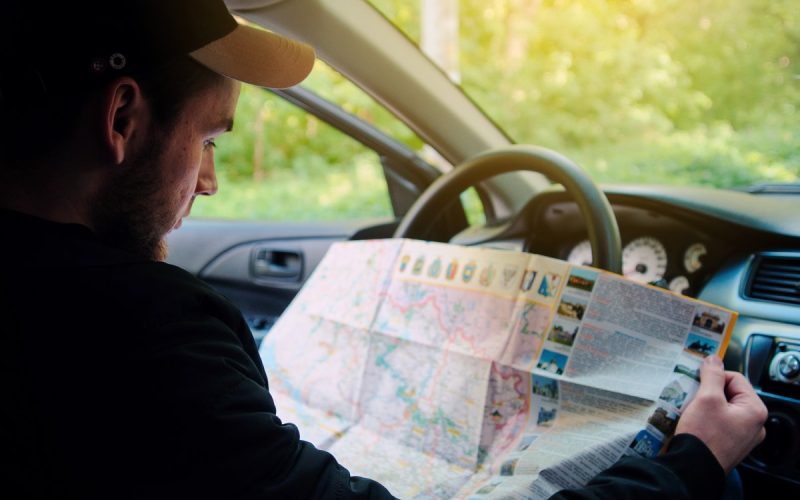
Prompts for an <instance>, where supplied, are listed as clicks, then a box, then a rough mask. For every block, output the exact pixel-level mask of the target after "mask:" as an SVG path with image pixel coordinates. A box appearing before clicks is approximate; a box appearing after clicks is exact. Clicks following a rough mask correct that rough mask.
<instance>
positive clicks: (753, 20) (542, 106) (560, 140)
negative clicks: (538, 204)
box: [371, 0, 800, 187]
mask: <svg viewBox="0 0 800 500" xmlns="http://www.w3.org/2000/svg"><path fill="white" fill-rule="evenodd" d="M371 3H372V4H373V5H374V6H375V7H376V8H378V10H380V11H381V12H382V13H383V14H384V15H385V16H386V17H387V18H388V19H390V20H391V21H392V22H394V23H395V24H396V25H397V26H398V27H399V28H400V29H401V30H403V31H404V32H405V33H406V34H407V35H408V36H409V38H411V39H412V40H413V41H415V42H416V43H417V44H418V45H420V46H421V48H422V49H423V50H424V51H425V52H426V54H428V56H429V57H430V58H431V59H432V60H434V61H435V62H436V63H438V64H439V65H440V66H441V67H442V69H443V70H444V71H445V72H446V73H447V74H448V75H450V77H451V79H453V80H454V81H455V82H457V83H460V85H461V87H462V88H463V89H464V91H465V92H466V93H467V94H468V95H469V96H470V97H471V98H472V99H473V100H474V101H475V102H476V103H477V104H478V105H479V106H481V107H482V108H483V109H484V110H485V111H486V112H487V114H488V115H489V116H491V117H492V118H493V119H494V120H495V121H496V122H497V123H498V124H499V125H500V126H501V127H502V128H503V129H504V130H505V131H506V133H507V134H508V135H509V136H510V137H511V138H512V139H513V140H514V141H515V142H517V143H530V144H538V145H541V146H545V147H549V148H552V149H556V150H558V151H560V152H562V153H564V154H566V155H567V156H570V157H571V158H572V159H573V160H575V161H577V162H578V163H579V164H581V165H582V166H583V167H584V168H585V169H586V170H588V171H589V172H590V173H591V174H592V175H593V176H594V178H595V179H597V180H598V181H601V182H636V183H659V184H674V185H710V186H717V187H740V186H748V185H753V184H758V183H790V182H798V179H799V178H800V144H799V142H800V141H799V139H800V113H798V109H797V107H798V104H800V22H799V21H800V15H798V12H800V9H797V3H796V0H627V1H622V0H619V1H603V0H461V1H459V0H415V1H411V2H409V1H406V0H371Z"/></svg>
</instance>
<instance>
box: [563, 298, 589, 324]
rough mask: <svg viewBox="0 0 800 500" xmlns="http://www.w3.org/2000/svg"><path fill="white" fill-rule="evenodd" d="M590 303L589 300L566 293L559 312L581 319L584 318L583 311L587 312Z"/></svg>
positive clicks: (571, 317)
mask: <svg viewBox="0 0 800 500" xmlns="http://www.w3.org/2000/svg"><path fill="white" fill-rule="evenodd" d="M588 303H589V301H588V300H584V299H579V298H577V297H571V296H568V295H565V296H563V297H562V298H561V302H560V303H559V304H558V314H559V315H560V316H564V317H565V318H570V319H574V320H578V321H581V320H582V319H583V313H584V312H586V306H587V304H588Z"/></svg>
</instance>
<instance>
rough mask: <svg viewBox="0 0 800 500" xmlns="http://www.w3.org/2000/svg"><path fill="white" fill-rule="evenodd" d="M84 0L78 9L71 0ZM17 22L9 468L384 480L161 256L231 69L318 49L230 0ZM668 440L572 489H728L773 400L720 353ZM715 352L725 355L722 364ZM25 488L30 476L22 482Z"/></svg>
mask: <svg viewBox="0 0 800 500" xmlns="http://www.w3.org/2000/svg"><path fill="white" fill-rule="evenodd" d="M65 4H67V5H65ZM4 9H5V12H4V15H3V18H2V24H3V26H2V30H1V32H2V36H3V44H2V55H1V57H2V59H1V60H2V73H0V92H2V95H1V96H0V123H2V127H3V133H2V137H1V138H0V178H1V179H0V228H1V229H2V234H3V235H4V239H5V242H6V243H5V244H4V245H3V246H2V250H0V252H1V255H2V262H3V268H2V271H0V304H2V306H0V307H2V322H3V323H2V324H3V327H2V339H3V349H2V353H3V359H2V361H1V362H0V367H2V374H3V377H2V384H3V386H2V389H3V391H2V393H3V395H4V396H5V404H4V405H3V411H2V421H0V429H1V430H0V433H1V434H0V435H1V436H2V446H1V447H0V449H2V453H3V455H4V456H3V458H4V460H3V462H4V463H5V464H7V465H6V466H4V467H3V468H2V470H3V479H4V481H3V484H4V485H5V486H6V488H7V490H8V491H13V492H17V493H15V494H16V495H19V496H23V497H30V498H42V497H44V498H368V497H369V498H389V497H390V494H389V492H388V491H386V489H385V488H383V487H382V486H381V485H379V484H377V483H375V482H374V481H370V480H368V479H363V478H357V477H351V476H350V474H349V473H348V471H347V470H346V469H344V468H343V467H342V466H340V465H339V464H338V463H337V462H336V461H335V459H334V458H333V457H332V456H331V455H330V454H328V453H326V452H323V451H320V450H317V449H316V448H315V447H314V446H312V445H311V444H309V443H305V442H303V441H301V440H300V439H299V436H298V431H297V429H296V428H295V427H294V426H293V425H291V424H284V423H282V422H281V420H280V419H279V418H278V416H276V409H275V407H274V404H273V402H272V398H271V396H270V394H269V391H268V386H267V377H266V374H265V373H264V369H263V366H262V364H261V362H260V360H259V357H258V354H257V352H256V346H255V343H254V341H253V339H252V337H251V336H250V333H249V330H248V328H247V326H246V324H245V322H244V320H243V319H242V317H241V315H240V313H239V312H238V311H237V310H236V309H235V308H234V307H233V306H232V305H231V304H230V303H229V302H228V301H226V300H225V299H224V298H223V297H222V296H220V295H219V294H218V293H216V292H215V291H213V290H212V289H210V288H209V287H207V286H206V285H204V284H203V283H201V282H199V281H198V280H196V279H195V278H193V277H192V276H191V275H189V274H187V273H185V272H183V271H182V270H180V269H178V268H175V267H172V266H169V265H167V264H164V263H163V262H160V261H161V260H162V259H163V256H164V248H163V241H164V236H165V234H166V233H167V232H169V231H170V230H171V229H173V228H175V227H178V226H179V225H180V221H181V219H182V217H184V216H186V215H188V213H189V211H190V209H191V205H192V202H193V200H194V198H195V197H196V196H198V195H210V194H213V193H214V192H215V191H216V188H217V187H216V178H215V176H214V157H213V152H214V150H213V148H214V140H215V138H216V137H218V136H219V135H220V134H222V133H224V132H225V131H227V130H230V129H231V127H232V122H233V112H234V107H235V104H236V100H237V97H238V91H239V87H238V83H236V80H239V81H245V82H249V83H254V84H257V85H262V86H272V87H285V86H291V85H294V84H296V83H298V82H299V81H300V80H302V79H303V78H304V77H305V76H306V74H307V73H308V72H309V71H310V69H311V66H312V65H313V61H314V56H313V51H312V50H311V49H310V48H308V47H306V46H304V45H302V44H299V43H296V42H292V41H289V40H286V39H283V38H280V37H277V36H275V35H272V34H270V33H266V32H263V31H260V30H255V29H252V28H248V27H244V26H239V25H237V23H236V21H235V20H234V19H233V18H232V17H231V16H230V15H229V14H228V12H227V10H226V9H225V6H224V4H223V3H222V1H221V0H170V1H167V0H140V1H130V2H124V3H123V2H119V3H118V2H108V1H104V2H99V1H95V2H80V3H70V2H60V1H55V0H47V1H40V2H25V1H23V0H20V1H12V2H11V5H10V6H9V5H8V2H6V4H5V5H4ZM709 359H710V360H711V361H709V362H707V363H706V364H705V366H704V367H703V371H702V379H703V383H702V385H701V389H700V392H699V394H698V396H697V397H696V399H695V401H694V402H693V403H692V404H691V405H690V406H689V408H688V409H687V410H686V412H685V414H684V416H683V417H682V419H681V421H680V424H679V426H678V430H677V433H678V435H677V436H676V437H675V438H674V440H673V444H672V446H671V448H670V450H669V451H668V452H667V453H666V454H665V455H664V456H662V457H660V458H658V459H655V460H644V459H633V458H630V459H624V460H623V461H621V462H620V463H619V464H617V465H616V466H615V467H613V468H612V469H610V470H609V471H606V472H604V473H603V474H601V475H599V476H598V477H597V478H595V479H594V480H593V482H592V483H590V485H588V486H587V487H586V488H584V489H581V490H579V491H573V492H562V493H560V496H562V497H565V498H566V497H570V498H592V497H601V496H606V497H608V496H614V497H619V496H626V497H631V498H633V497H643V496H660V497H663V498H670V497H672V498H679V497H685V498H689V497H697V498H700V497H704V498H705V497H709V498H710V497H713V496H716V495H719V492H720V490H721V488H722V485H723V479H724V473H726V472H729V471H730V470H731V469H732V468H733V467H734V466H735V464H736V463H738V462H739V461H740V460H741V459H742V458H743V457H744V456H745V455H746V454H747V453H748V452H749V450H750V449H752V447H753V446H755V445H756V444H757V443H758V442H759V441H760V440H761V439H762V438H763V432H764V431H763V427H762V424H763V421H764V419H765V410H764V407H763V405H761V403H760V401H759V400H758V398H757V397H756V396H755V394H754V393H753V391H752V388H751V387H750V386H749V384H748V383H747V382H746V380H745V379H744V378H742V377H741V376H740V375H738V374H732V373H726V372H724V371H723V369H722V367H721V363H720V362H719V360H716V358H709ZM714 360H716V361H714ZM18 492H22V493H18Z"/></svg>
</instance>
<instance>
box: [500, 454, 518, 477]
mask: <svg viewBox="0 0 800 500" xmlns="http://www.w3.org/2000/svg"><path fill="white" fill-rule="evenodd" d="M518 460H519V459H518V458H512V459H511V460H506V461H505V462H503V465H501V466H500V475H501V476H513V475H514V469H515V468H516V467H517V461H518Z"/></svg>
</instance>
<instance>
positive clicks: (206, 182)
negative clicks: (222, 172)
mask: <svg viewBox="0 0 800 500" xmlns="http://www.w3.org/2000/svg"><path fill="white" fill-rule="evenodd" d="M216 192H217V173H216V169H215V168H214V157H213V155H209V157H206V158H204V159H203V165H202V166H201V168H200V175H198V176H197V187H196V188H195V190H194V193H195V195H196V196H201V195H202V196H211V195H214V194H216Z"/></svg>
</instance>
